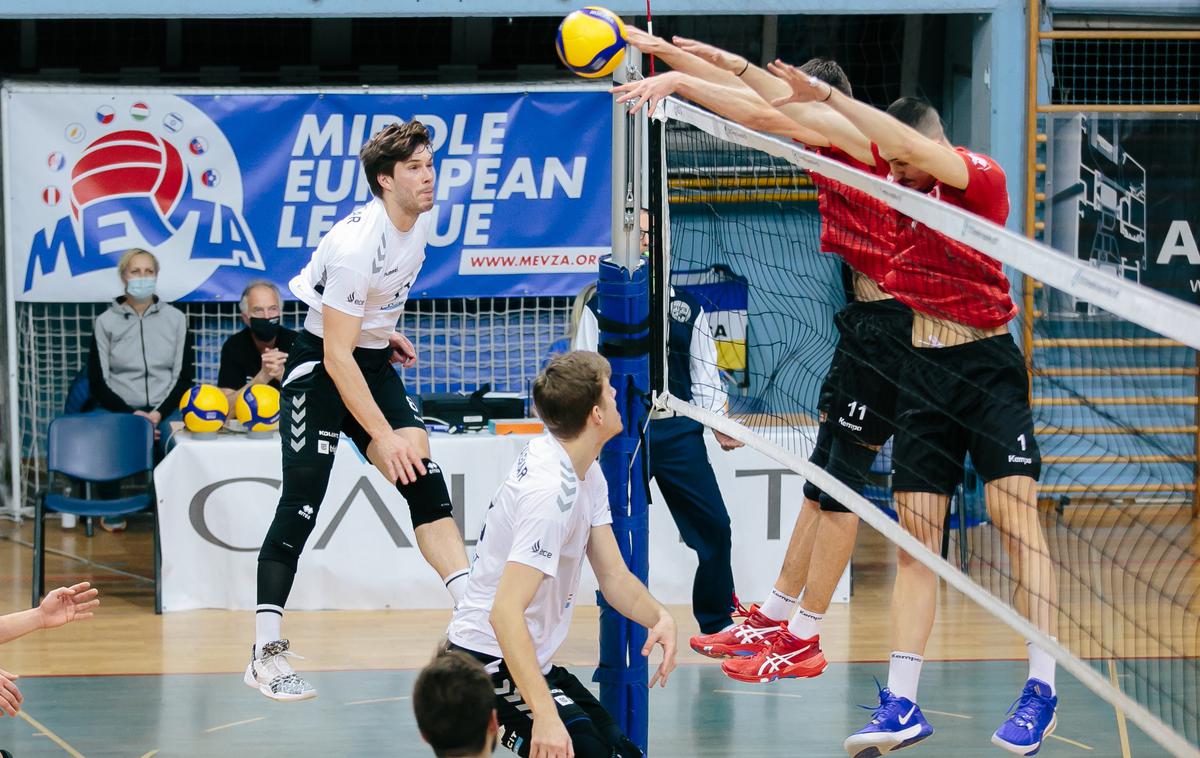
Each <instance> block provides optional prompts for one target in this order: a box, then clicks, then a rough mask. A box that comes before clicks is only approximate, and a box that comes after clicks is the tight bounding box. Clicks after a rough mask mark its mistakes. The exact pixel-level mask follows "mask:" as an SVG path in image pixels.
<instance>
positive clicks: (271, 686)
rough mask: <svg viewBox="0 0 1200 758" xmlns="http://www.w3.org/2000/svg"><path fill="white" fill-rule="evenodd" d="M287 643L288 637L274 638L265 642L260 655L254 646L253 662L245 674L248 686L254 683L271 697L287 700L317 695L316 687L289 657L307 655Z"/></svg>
mask: <svg viewBox="0 0 1200 758" xmlns="http://www.w3.org/2000/svg"><path fill="white" fill-rule="evenodd" d="M288 647H289V645H288V641H287V640H275V641H274V642H268V643H267V644H265V645H263V647H262V650H261V651H260V654H259V655H255V653H254V648H253V647H252V648H251V649H250V665H248V666H246V676H245V677H244V678H243V681H244V682H245V683H246V686H247V687H253V688H254V689H256V690H258V691H259V692H261V693H262V694H264V695H266V696H267V697H269V698H271V699H272V700H279V701H281V702H285V703H290V702H292V701H294V700H308V699H310V698H314V697H316V696H317V688H316V687H313V686H312V685H311V684H309V683H308V682H306V681H304V680H303V679H301V678H300V677H299V676H298V675H297V674H296V672H295V671H292V666H291V664H290V663H288V662H287V659H288V658H300V659H301V660H304V659H303V657H301V656H299V655H296V654H295V653H293V652H290V651H289V650H288Z"/></svg>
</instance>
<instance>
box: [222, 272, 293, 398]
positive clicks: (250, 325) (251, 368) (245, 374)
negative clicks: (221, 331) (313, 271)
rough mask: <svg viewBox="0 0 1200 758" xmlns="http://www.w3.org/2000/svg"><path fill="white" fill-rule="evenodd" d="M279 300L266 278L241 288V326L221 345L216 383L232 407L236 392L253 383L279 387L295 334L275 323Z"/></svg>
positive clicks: (243, 390)
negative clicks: (239, 329)
mask: <svg viewBox="0 0 1200 758" xmlns="http://www.w3.org/2000/svg"><path fill="white" fill-rule="evenodd" d="M281 306H282V302H281V299H280V296H279V288H278V287H276V286H275V285H274V284H272V283H271V282H268V281H257V282H251V283H250V284H249V285H247V287H246V289H244V290H243V291H242V323H243V324H245V325H246V328H245V329H242V330H241V331H240V332H237V333H236V334H234V335H232V336H231V337H230V338H229V339H227V340H225V344H224V345H222V346H221V369H220V372H219V373H218V374H217V386H218V387H220V388H221V391H222V392H224V393H225V396H226V397H228V398H229V405H230V407H231V408H232V407H233V402H234V400H235V399H236V398H237V396H238V395H240V394H242V393H243V392H245V391H246V388H247V387H250V386H252V385H255V384H269V385H271V386H272V387H274V388H275V389H279V382H280V380H281V379H282V378H283V365H284V363H285V362H287V357H288V351H289V350H291V349H292V341H293V340H295V339H296V333H295V332H294V331H292V330H291V329H287V328H284V327H283V326H282V325H280V323H279V313H280V308H281Z"/></svg>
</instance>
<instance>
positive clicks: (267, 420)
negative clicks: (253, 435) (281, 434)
mask: <svg viewBox="0 0 1200 758" xmlns="http://www.w3.org/2000/svg"><path fill="white" fill-rule="evenodd" d="M233 412H234V415H235V416H236V418H237V420H238V421H240V422H241V424H242V426H243V427H244V428H245V429H246V431H248V432H272V431H275V430H276V429H278V428H279V390H277V389H275V388H274V387H272V386H270V385H269V384H252V385H250V386H249V387H247V388H246V390H245V391H244V392H242V394H240V395H238V396H237V400H236V401H234V403H233Z"/></svg>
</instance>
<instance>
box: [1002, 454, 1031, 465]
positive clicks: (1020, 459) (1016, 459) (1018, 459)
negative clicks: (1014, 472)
mask: <svg viewBox="0 0 1200 758" xmlns="http://www.w3.org/2000/svg"><path fill="white" fill-rule="evenodd" d="M1008 462H1009V463H1024V464H1025V465H1026V466H1029V465H1032V464H1033V459H1032V458H1030V457H1029V456H1026V455H1010V456H1008Z"/></svg>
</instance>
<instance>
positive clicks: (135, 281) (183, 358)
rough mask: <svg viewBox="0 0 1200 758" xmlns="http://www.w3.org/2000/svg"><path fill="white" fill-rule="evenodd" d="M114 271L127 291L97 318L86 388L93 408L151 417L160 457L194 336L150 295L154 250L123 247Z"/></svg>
mask: <svg viewBox="0 0 1200 758" xmlns="http://www.w3.org/2000/svg"><path fill="white" fill-rule="evenodd" d="M117 273H118V274H119V275H120V277H121V282H122V283H123V284H124V285H125V294H123V295H121V296H120V297H118V298H117V299H116V300H115V301H114V302H113V304H112V305H111V306H109V308H108V310H106V311H104V312H103V313H101V314H100V315H99V317H97V318H96V326H95V330H94V332H93V337H92V347H91V351H90V353H89V355H88V388H89V392H90V394H91V400H92V404H93V406H94V407H95V408H97V409H99V410H103V411H109V412H111V413H133V414H136V415H138V416H144V417H146V418H147V419H149V420H150V423H151V424H153V425H154V438H155V440H156V444H155V453H156V458H160V457H161V456H162V455H163V452H164V447H163V446H164V444H165V442H166V440H167V438H168V437H169V436H170V425H169V422H170V420H171V418H172V416H176V417H177V415H178V411H179V400H180V398H182V397H183V393H184V392H186V391H187V389H188V388H189V387H191V386H192V382H193V379H194V375H195V374H194V372H195V367H194V364H195V355H194V352H193V347H192V335H191V333H190V332H189V331H188V323H187V316H185V315H184V314H183V313H182V312H181V311H180V310H179V309H178V308H175V307H174V306H172V305H171V304H170V303H166V302H163V301H161V300H159V298H158V296H157V295H155V294H154V291H155V285H156V284H157V282H158V273H159V265H158V259H157V258H155V257H154V254H153V253H150V252H148V251H146V250H141V249H138V248H134V249H132V250H127V251H126V252H125V253H124V254H123V255H122V256H121V260H120V261H119V262H118V263H117ZM103 526H104V528H106V529H109V530H110V531H117V530H120V529H123V528H124V521H123V520H106V521H104V522H103Z"/></svg>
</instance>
